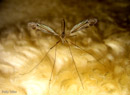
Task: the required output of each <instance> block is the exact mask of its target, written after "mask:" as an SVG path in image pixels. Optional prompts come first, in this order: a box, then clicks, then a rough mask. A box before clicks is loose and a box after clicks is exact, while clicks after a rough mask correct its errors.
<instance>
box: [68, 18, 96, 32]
mask: <svg viewBox="0 0 130 95" xmlns="http://www.w3.org/2000/svg"><path fill="white" fill-rule="evenodd" d="M96 23H97V19H89V20H88V19H87V20H84V21H82V22H80V23H78V24H76V25H75V26H74V27H73V28H72V29H71V31H70V34H71V33H74V32H77V31H80V30H82V29H84V28H88V27H89V26H92V25H94V24H96Z"/></svg>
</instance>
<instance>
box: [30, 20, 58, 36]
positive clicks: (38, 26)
mask: <svg viewBox="0 0 130 95" xmlns="http://www.w3.org/2000/svg"><path fill="white" fill-rule="evenodd" d="M28 27H29V28H30V27H31V28H32V29H34V30H38V31H42V32H44V33H48V34H53V35H58V34H57V33H56V32H55V31H54V30H53V29H51V28H50V27H48V26H46V25H44V24H39V23H35V22H30V23H28Z"/></svg>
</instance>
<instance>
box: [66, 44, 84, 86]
mask: <svg viewBox="0 0 130 95" xmlns="http://www.w3.org/2000/svg"><path fill="white" fill-rule="evenodd" d="M68 46H69V51H70V54H71V57H72V60H73V63H74V66H75V69H76V72H77V74H78V77H79V80H80V82H81V85H82V88H83V89H84V85H83V82H82V79H81V77H80V74H79V71H78V68H77V66H76V63H75V60H74V57H73V54H72V51H71V47H70V45H69V43H68Z"/></svg>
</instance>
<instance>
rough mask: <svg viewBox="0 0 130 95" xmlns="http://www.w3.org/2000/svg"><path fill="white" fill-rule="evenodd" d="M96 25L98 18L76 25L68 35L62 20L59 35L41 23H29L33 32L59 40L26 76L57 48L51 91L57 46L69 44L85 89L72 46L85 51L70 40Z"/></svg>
mask: <svg viewBox="0 0 130 95" xmlns="http://www.w3.org/2000/svg"><path fill="white" fill-rule="evenodd" d="M96 23H97V19H96V18H93V19H86V20H83V21H81V22H80V23H78V24H76V25H74V26H73V27H72V29H71V30H70V31H69V33H68V34H67V33H66V30H65V25H66V23H65V20H64V19H62V21H61V32H60V33H57V32H56V31H54V30H53V29H52V28H50V27H49V26H47V25H44V24H40V23H35V22H29V23H28V27H29V28H31V29H33V30H36V31H41V32H43V33H45V34H50V35H53V36H55V37H57V38H58V39H59V40H58V41H57V42H56V43H55V44H54V45H53V46H52V47H50V48H49V50H48V51H47V52H46V54H45V56H44V57H43V58H42V59H41V60H40V62H39V63H38V64H37V65H36V66H34V67H33V68H32V69H31V70H30V71H28V72H26V73H24V74H27V73H29V72H31V71H33V70H34V69H35V68H36V67H38V66H39V65H40V64H41V63H42V61H43V60H44V58H45V57H46V56H47V55H48V53H49V52H50V50H52V49H53V48H54V47H55V59H54V63H53V66H52V70H51V75H50V79H49V89H50V84H51V80H52V74H53V71H54V68H55V64H56V50H57V45H58V44H59V43H62V44H67V45H68V47H69V51H70V55H71V57H72V61H73V63H74V67H75V70H76V72H77V75H78V78H79V81H80V83H81V86H82V88H83V89H84V85H83V82H82V78H81V76H80V73H79V71H78V68H77V66H76V62H75V60H74V57H73V53H72V49H71V46H70V45H74V46H75V47H77V48H79V49H81V50H83V51H85V50H84V49H82V48H81V47H79V46H78V45H76V44H75V43H73V42H71V41H70V40H68V39H69V38H70V37H74V36H78V34H77V35H76V33H77V32H79V31H81V30H83V29H86V28H88V27H90V26H94V25H95V24H96ZM85 52H86V51H85ZM87 53H88V52H87ZM88 54H90V53H88ZM90 55H92V54H90ZM24 74H22V75H24Z"/></svg>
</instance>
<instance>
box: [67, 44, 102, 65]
mask: <svg viewBox="0 0 130 95" xmlns="http://www.w3.org/2000/svg"><path fill="white" fill-rule="evenodd" d="M70 43H71V44H72V45H74V46H76V47H78V48H79V49H80V50H82V51H84V52H86V53H88V54H90V55H91V56H93V55H92V54H91V53H89V52H87V51H86V50H84V49H82V48H81V47H79V46H77V45H76V44H74V43H72V42H70ZM93 57H94V58H95V59H96V60H97V61H98V62H99V60H98V59H97V58H96V57H95V56H93ZM99 63H101V62H99Z"/></svg>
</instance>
